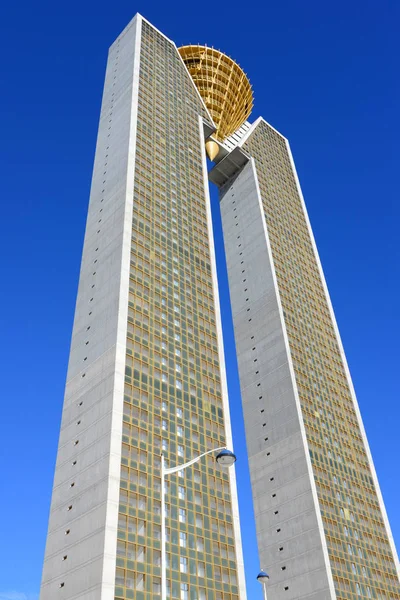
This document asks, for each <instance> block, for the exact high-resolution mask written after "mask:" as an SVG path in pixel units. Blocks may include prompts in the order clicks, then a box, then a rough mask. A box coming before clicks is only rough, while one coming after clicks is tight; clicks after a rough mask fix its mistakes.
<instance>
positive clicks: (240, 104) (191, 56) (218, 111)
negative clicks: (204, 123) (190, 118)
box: [178, 45, 253, 142]
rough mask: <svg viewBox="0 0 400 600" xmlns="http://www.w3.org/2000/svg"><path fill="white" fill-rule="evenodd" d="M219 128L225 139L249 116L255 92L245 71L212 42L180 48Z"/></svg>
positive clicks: (222, 137)
mask: <svg viewBox="0 0 400 600" xmlns="http://www.w3.org/2000/svg"><path fill="white" fill-rule="evenodd" d="M178 51H179V53H180V55H181V57H182V59H183V61H184V63H185V65H186V67H187V69H188V71H189V73H190V75H191V77H192V79H193V81H194V83H195V85H196V87H197V89H198V90H199V92H200V95H201V97H202V98H203V100H204V103H205V105H206V106H207V108H208V110H209V111H210V114H211V116H212V118H213V121H214V123H215V126H216V128H217V130H216V132H215V134H214V137H215V138H216V139H217V140H219V141H220V142H222V141H223V140H224V139H225V138H227V137H228V136H230V135H232V133H234V132H235V131H236V130H237V129H238V128H239V127H240V126H241V125H242V124H243V123H244V122H245V121H246V119H247V118H248V116H249V115H250V113H251V109H252V108H253V92H252V89H251V84H250V81H249V79H248V77H247V75H246V74H245V72H244V71H243V70H242V69H241V67H239V65H238V64H237V63H236V62H235V61H233V60H232V59H231V58H229V56H227V55H226V54H223V53H222V52H220V51H219V50H215V49H214V48H209V47H208V46H192V45H189V46H182V47H181V48H179V49H178Z"/></svg>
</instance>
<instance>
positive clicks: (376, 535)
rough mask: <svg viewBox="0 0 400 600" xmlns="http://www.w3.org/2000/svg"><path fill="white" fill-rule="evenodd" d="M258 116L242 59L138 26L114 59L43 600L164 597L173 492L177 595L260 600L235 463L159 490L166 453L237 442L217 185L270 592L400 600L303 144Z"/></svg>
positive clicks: (200, 468)
mask: <svg viewBox="0 0 400 600" xmlns="http://www.w3.org/2000/svg"><path fill="white" fill-rule="evenodd" d="M252 104H253V100H252V91H251V86H250V84H249V81H248V79H247V77H246V75H245V74H244V73H243V71H242V70H241V68H240V67H239V66H238V65H237V64H236V63H235V62H233V61H232V60H231V59H230V58H228V57H227V56H225V55H224V54H222V53H221V52H218V51H216V50H214V49H211V48H207V47H199V46H185V47H183V48H180V49H177V48H176V46H175V44H174V43H173V42H172V41H171V40H169V39H168V38H167V37H165V35H163V34H162V33H160V32H159V31H158V30H157V29H155V28H154V27H153V26H152V25H151V24H150V23H148V22H147V21H146V20H145V19H144V18H142V17H141V16H140V15H136V16H135V18H134V19H133V20H132V21H131V23H130V24H129V25H128V26H127V27H126V29H125V30H124V31H123V32H122V33H121V35H120V36H119V37H118V38H117V40H116V41H115V42H114V44H113V45H112V46H111V48H110V52H109V57H108V64H107V72H106V80H105V86H104V94H103V102H102V108H101V116H100V125H99V131H98V139H97V147H96V157H95V164H94V173H93V180H92V187H91V195H90V204H89V213H88V219H87V226H86V234H85V242H84V250H83V257H82V265H81V272H80V280H79V290H78V298H77V304H76V312H75V320H74V327H73V335H72V344H71V352H70V360H69V367H68V376H67V383H66V392H65V400H64V408H63V415H62V425H61V434H60V441H59V449H58V456H57V465H56V471H55V479H54V489H53V496H52V502H51V513H50V521H49V530H48V538H47V545H46V556H45V563H44V570H43V580H42V588H41V595H40V599H41V600H57V599H60V600H128V599H134V600H150V599H152V600H153V599H155V600H157V598H160V592H161V539H160V538H161V494H163V493H165V502H166V521H167V528H166V536H167V595H168V596H169V597H170V598H178V599H180V600H245V599H246V589H245V575H244V567H243V556H242V547H241V534H240V523H239V509H238V502H237V493H236V481H235V473H234V469H230V470H229V471H228V472H225V471H223V470H221V469H220V468H219V467H218V465H217V464H215V463H214V462H213V461H212V460H211V459H208V460H207V459H205V460H202V461H201V462H199V463H197V464H196V465H194V466H193V467H192V468H190V469H188V470H187V471H185V473H183V472H178V473H176V474H174V475H172V476H171V478H170V479H169V480H168V484H167V485H166V486H165V487H164V489H161V472H160V468H161V462H160V455H161V453H163V455H164V457H165V459H166V461H167V462H168V464H169V465H170V466H175V465H178V464H181V463H184V462H186V461H188V460H190V459H192V458H194V457H196V456H198V455H199V454H201V453H202V452H206V451H207V450H210V449H212V448H217V447H221V446H226V447H228V448H232V436H231V425H230V416H229V402H228V395H227V383H226V375H225V365H224V350H223V340H222V329H221V314H220V304H219V298H218V285H217V272H216V265H215V255H214V242H213V230H212V221H211V211H210V199H209V183H208V180H209V179H210V180H211V181H212V182H213V183H214V184H216V185H217V186H218V187H219V190H220V206H221V214H222V224H223V233H224V242H225V251H226V260H227V267H228V275H229V287H230V296H231V305H232V313H233V323H234V330H235V340H236V350H237V359H238V365H239V375H240V384H241V394H242V405H243V413H244V420H245V429H246V439H247V450H248V460H249V465H250V474H251V484H252V492H253V501H254V512H255V519H256V529H257V539H258V549H259V556H260V567H262V568H265V569H267V570H268V572H269V575H270V583H269V586H268V596H269V599H270V600H293V599H296V600H333V599H337V600H350V599H355V598H357V599H360V598H373V599H376V600H384V599H385V600H389V599H391V600H392V599H393V600H395V599H400V588H399V575H398V559H397V555H396V550H395V546H394V543H393V539H392V535H391V532H390V527H389V523H388V520H387V516H386V512H385V508H384V505H383V501H382V496H381V493H380V489H379V485H378V481H377V477H376V473H375V470H374V466H373V463H372V459H371V454H370V451H369V448H368V443H367V439H366V436H365V431H364V428H363V425H362V421H361V416H360V412H359V408H358V405H357V401H356V398H355V394H354V389H353V386H352V382H351V378H350V374H349V370H348V367H347V363H346V358H345V355H344V351H343V347H342V344H341V341H340V336H339V332H338V329H337V325H336V321H335V317H334V314H333V310H332V305H331V302H330V299H329V294H328V290H327V287H326V283H325V279H324V275H323V272H322V268H321V264H320V261H319V257H318V252H317V249H316V246H315V242H314V238H313V234H312V231H311V227H310V223H309V220H308V216H307V212H306V208H305V205H304V201H303V197H302V194H301V190H300V185H299V181H298V178H297V174H296V169H295V166H294V163H293V159H292V155H291V151H290V147H289V144H288V141H287V139H286V138H285V137H284V136H282V135H281V134H280V133H279V132H278V131H276V130H275V129H274V128H273V127H271V126H270V125H269V124H268V123H267V122H266V121H264V120H263V119H262V118H258V119H257V120H256V121H254V122H253V124H250V123H249V122H248V121H247V118H248V117H249V115H250V112H251V109H252ZM205 148H206V149H207V152H208V154H209V157H210V158H211V160H212V161H213V166H212V169H211V171H210V172H207V159H206V153H205ZM248 576H251V577H252V576H254V573H251V574H248ZM249 600H250V599H249Z"/></svg>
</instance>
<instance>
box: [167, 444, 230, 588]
mask: <svg viewBox="0 0 400 600" xmlns="http://www.w3.org/2000/svg"><path fill="white" fill-rule="evenodd" d="M212 452H218V454H217V456H216V457H215V460H216V461H217V463H218V464H219V465H221V467H226V468H229V467H231V466H232V465H233V464H234V463H235V462H236V456H235V455H234V454H233V452H231V451H230V450H228V449H227V448H215V449H214V450H209V451H208V452H204V453H203V454H200V456H198V457H197V458H193V459H192V460H189V462H187V463H185V464H184V465H178V466H177V467H171V468H169V469H167V468H166V467H165V460H164V455H163V454H161V600H166V599H167V560H166V558H167V551H166V543H165V542H166V540H165V490H164V487H165V478H166V476H167V475H172V473H177V472H178V471H183V469H186V468H187V467H190V466H191V465H194V464H195V463H197V462H198V461H199V460H200V459H201V458H203V456H206V455H207V454H211V453H212Z"/></svg>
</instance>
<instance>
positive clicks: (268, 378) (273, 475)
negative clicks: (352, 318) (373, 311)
mask: <svg viewBox="0 0 400 600" xmlns="http://www.w3.org/2000/svg"><path fill="white" fill-rule="evenodd" d="M221 215H222V225H223V232H224V242H225V251H226V259H227V267H228V277H229V287H230V295H231V303H232V314H233V323H234V330H235V340H236V349H237V357H238V367H239V376H240V384H241V393H242V402H243V411H244V419H245V430H246V440H247V449H248V456H249V466H250V475H251V483H252V491H253V500H254V511H255V518H256V529H257V539H258V546H259V555H260V562H261V564H260V567H261V568H264V569H266V570H267V571H268V573H269V574H270V577H271V579H270V584H269V586H268V598H269V600H281V599H282V600H283V599H285V600H292V599H296V600H297V599H307V600H311V599H315V600H330V599H332V598H335V592H334V588H333V582H332V577H331V573H330V568H329V563H328V562H327V550H326V546H325V545H324V534H323V531H322V523H321V521H320V515H319V511H318V507H317V500H316V490H315V484H314V481H313V476H312V472H311V464H310V459H309V455H308V448H307V442H306V437H305V431H304V425H303V423H302V418H301V413H300V406H299V401H298V397H297V390H296V385H295V379H294V373H293V367H292V365H291V358H290V353H289V347H288V342H287V336H286V332H285V326H284V321H283V313H282V308H281V305H280V299H279V292H278V288H277V283H276V277H275V273H274V266H273V262H272V255H271V250H270V246H269V240H268V232H267V228H266V223H265V219H264V214H263V210H262V204H261V197H260V193H259V189H258V182H257V175H256V171H255V166H254V161H253V160H250V161H249V162H248V163H247V165H246V166H245V167H244V168H243V170H242V171H241V172H240V174H239V175H238V176H237V178H236V179H235V180H233V181H231V182H230V183H228V184H227V185H226V186H225V187H224V188H223V189H222V190H221ZM283 567H284V569H283ZM285 588H288V589H285Z"/></svg>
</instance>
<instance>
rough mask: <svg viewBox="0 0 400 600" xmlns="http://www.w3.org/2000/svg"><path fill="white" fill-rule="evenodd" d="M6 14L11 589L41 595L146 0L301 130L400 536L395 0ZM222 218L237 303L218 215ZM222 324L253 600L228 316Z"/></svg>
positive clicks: (251, 544) (5, 322)
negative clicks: (96, 252) (122, 72)
mask: <svg viewBox="0 0 400 600" xmlns="http://www.w3.org/2000/svg"><path fill="white" fill-rule="evenodd" d="M257 5H258V6H257ZM2 11H3V14H2V15H0V23H1V25H0V27H1V29H2V31H1V35H0V44H1V45H2V48H1V56H2V59H3V61H2V71H1V83H2V84H3V85H2V94H1V96H0V104H1V117H2V122H1V140H2V143H1V146H0V152H1V165H2V176H1V178H0V185H1V200H2V215H1V221H0V227H1V232H0V244H1V256H2V294H1V299H0V302H1V310H0V315H1V333H2V344H1V353H2V356H1V360H0V364H1V368H2V371H3V373H2V379H1V381H2V393H1V398H2V403H1V408H2V410H1V419H0V423H1V426H0V427H1V442H2V443H1V446H0V448H1V450H0V452H1V454H2V458H3V460H2V461H1V465H2V475H1V482H2V491H1V493H0V540H1V542H0V565H1V566H0V600H34V599H36V598H37V594H38V591H39V584H40V576H41V568H42V559H43V553H44V544H45V536H46V528H47V517H48V510H49V503H50V494H51V486H52V478H53V468H54V463H55V457H56V447H57V440H58V428H59V423H60V416H61V407H62V397H63V389H64V380H65V374H66V367H67V358H68V348H69V340H70V334H71V327H72V319H73V311H74V303H75V295H76V289H77V282H78V272H79V264H80V254H81V249H82V241H83V234H84V226H85V218H86V210H87V202H88V195H89V185H90V178H91V169H92V162H93V155H94V148H95V139H96V131H97V123H98V116H99V109H100V101H101V93H102V86H103V76H104V70H105V64H106V56H107V49H108V46H109V45H110V44H111V43H112V41H113V40H114V39H115V37H116V36H117V35H118V34H119V32H120V31H121V30H122V29H123V28H124V26H125V25H126V24H127V22H128V21H129V20H130V19H131V18H132V17H133V15H134V14H135V13H136V12H137V11H139V12H141V13H142V14H143V15H144V16H145V17H146V18H148V19H149V20H150V21H151V22H152V23H154V25H156V26H157V27H158V28H159V29H161V30H162V31H163V32H164V33H165V34H166V35H168V36H169V37H170V38H172V39H174V40H175V41H176V43H177V44H178V45H180V44H185V43H190V42H192V43H198V42H200V43H207V44H208V45H214V46H215V47H217V48H219V49H221V50H223V51H224V52H226V53H227V54H229V55H230V56H232V57H233V58H234V59H236V60H237V61H238V62H239V63H240V64H241V66H242V67H243V68H244V69H245V70H246V72H247V73H248V75H249V77H250V79H251V81H252V83H253V86H254V90H255V99H256V102H255V108H254V112H253V116H252V117H253V118H255V117H256V116H258V115H259V114H262V115H263V116H264V117H265V119H266V120H267V121H268V122H270V123H271V124H272V125H274V126H275V127H276V128H277V129H279V130H280V131H281V132H282V133H283V134H284V135H286V136H287V137H288V138H289V139H290V141H291V144H292V149H293V152H294V156H295V161H296V164H297V168H298V171H299V176H300V180H301V183H302V187H303V192H304V195H305V199H306V203H307V206H308V209H309V213H310V218H311V222H312V225H313V228H314V232H315V235H316V239H317V244H318V246H319V250H320V253H321V258H322V263H323V266H324V269H325V273H326V276H327V280H328V285H329V288H330V291H331V295H332V299H333V304H334V307H335V310H336V315H337V318H338V322H339V327H340V330H341V333H342V337H343V341H344V346H345V349H346V352H347V356H348V359H349V363H350V369H351V371H352V374H353V378H354V383H355V387H356V391H357V393H358V398H359V402H360V407H361V412H362V415H363V417H364V422H365V425H366V429H367V434H368V436H369V441H370V444H371V447H372V454H373V456H374V459H375V464H376V468H377V472H378V477H379V480H380V483H381V486H382V490H383V495H384V498H385V501H386V506H387V510H388V513H389V518H390V520H391V524H392V529H393V533H394V536H395V539H397V540H398V543H399V541H400V515H399V511H398V505H399V503H398V497H399V492H400V484H399V477H398V472H399V469H398V456H399V417H400V403H399V393H398V387H399V386H398V374H399V371H400V370H399V364H398V363H399V350H398V347H399V345H398V339H399V338H400V324H399V281H400V279H399V244H398V240H399V236H398V227H399V217H400V214H399V199H400V198H399V196H400V195H399V177H398V173H399V150H398V140H399V138H400V127H399V125H400V121H399V78H398V57H399V55H400V48H399V44H398V41H397V38H398V23H399V20H400V4H399V2H398V0H393V1H389V0H380V1H378V0H375V1H374V2H372V1H371V0H364V1H361V0H352V1H349V0H346V1H345V0H337V1H336V2H321V1H320V0H318V1H317V0H308V1H306V2H304V1H300V0H292V1H290V0H280V1H279V2H264V1H261V0H258V2H253V3H246V2H238V3H236V2H233V3H232V2H230V3H226V2H195V3H188V2H173V1H172V2H171V1H170V2H159V1H158V0H153V2H151V1H147V2H143V1H139V2H136V3H135V2H127V1H126V0H120V1H119V0H115V1H114V2H111V3H110V2H107V3H106V2H103V1H102V0H96V1H93V0H86V1H80V2H77V1H76V0H70V1H69V2H63V3H59V2H46V1H40V0H39V1H38V2H32V1H30V2H28V1H27V0H21V1H19V2H15V1H14V2H5V3H4V5H3V9H2ZM215 208H217V205H216V203H215V195H214V213H216V211H215ZM215 227H216V241H217V249H218V259H219V265H218V266H219V273H220V286H221V297H222V302H223V303H224V305H225V306H226V305H227V304H228V302H229V300H228V292H227V287H226V273H225V265H224V259H223V255H222V239H221V231H220V222H219V218H218V214H217V213H216V218H215ZM224 330H225V339H226V355H227V364H228V376H229V388H230V394H231V399H232V410H233V426H234V434H235V441H236V450H237V452H238V454H239V456H240V461H239V463H238V478H239V489H240V504H241V511H242V526H243V538H244V552H245V562H246V570H247V578H248V590H249V600H253V599H254V600H255V599H258V598H260V597H261V596H260V590H259V589H258V587H259V586H258V584H257V582H255V581H254V576H255V574H256V572H257V569H258V567H259V565H258V558H257V552H256V547H255V534H254V525H253V522H252V517H251V500H250V489H249V479H248V471H247V465H246V460H245V458H244V456H243V455H244V452H245V445H244V432H243V426H242V423H241V411H240V396H239V386H238V381H237V373H236V362H235V354H234V347H233V334H232V329H231V323H230V320H229V312H227V311H224ZM265 566H266V567H267V566H268V565H265Z"/></svg>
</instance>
